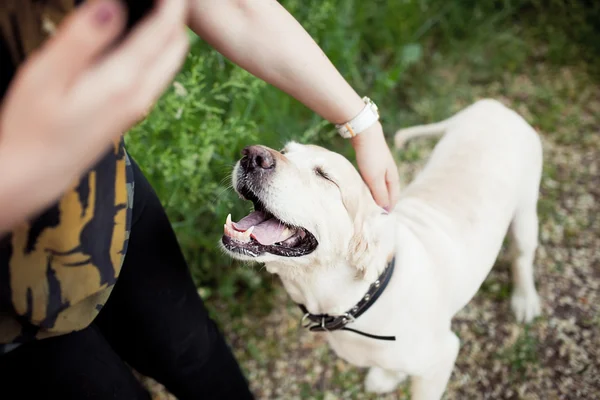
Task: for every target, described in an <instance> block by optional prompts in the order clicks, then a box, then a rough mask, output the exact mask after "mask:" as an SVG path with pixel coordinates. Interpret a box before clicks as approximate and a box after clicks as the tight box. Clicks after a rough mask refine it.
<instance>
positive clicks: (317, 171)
mask: <svg viewBox="0 0 600 400" xmlns="http://www.w3.org/2000/svg"><path fill="white" fill-rule="evenodd" d="M315 174H317V176H320V177H321V178H323V179H327V180H328V181H331V177H330V176H329V175H327V173H326V172H325V171H323V168H321V167H316V168H315Z"/></svg>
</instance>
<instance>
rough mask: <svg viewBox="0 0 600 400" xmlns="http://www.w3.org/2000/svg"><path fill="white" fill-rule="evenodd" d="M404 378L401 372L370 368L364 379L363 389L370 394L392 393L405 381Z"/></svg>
mask: <svg viewBox="0 0 600 400" xmlns="http://www.w3.org/2000/svg"><path fill="white" fill-rule="evenodd" d="M406 376H407V375H406V374H405V373H403V372H397V371H389V370H385V369H382V368H378V367H372V368H371V369H370V370H369V373H368V374H367V378H366V379H365V389H366V390H367V392H371V393H389V392H393V391H394V390H396V388H397V387H398V385H399V384H400V383H402V382H403V381H404V380H405V379H406Z"/></svg>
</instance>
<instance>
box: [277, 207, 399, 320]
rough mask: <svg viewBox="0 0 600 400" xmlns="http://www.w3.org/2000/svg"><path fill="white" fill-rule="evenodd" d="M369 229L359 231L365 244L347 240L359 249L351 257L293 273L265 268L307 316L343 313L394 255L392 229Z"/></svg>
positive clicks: (393, 232)
mask: <svg viewBox="0 0 600 400" xmlns="http://www.w3.org/2000/svg"><path fill="white" fill-rule="evenodd" d="M386 218H390V219H391V218H392V217H391V216H387V217H386ZM388 223H390V222H389V221H388ZM393 225H395V224H393V223H392V226H393ZM388 226H389V225H388ZM372 228H373V229H370V230H367V231H368V232H365V231H363V232H362V233H363V234H365V233H366V235H368V236H369V237H366V238H365V240H368V243H353V242H352V240H353V239H355V238H353V239H351V240H350V241H349V247H352V246H359V247H360V246H363V247H362V248H358V249H356V248H353V249H352V256H345V255H344V256H342V255H340V256H339V257H338V258H336V259H329V260H317V261H316V262H314V263H313V265H310V266H306V267H301V268H295V271H290V269H289V268H287V267H285V266H282V267H281V268H277V267H275V268H273V267H274V266H269V265H267V269H268V270H270V271H271V272H275V273H277V274H278V275H279V277H280V278H281V280H282V282H283V285H284V287H285V288H286V290H287V292H288V294H289V295H290V296H291V298H292V300H293V301H294V302H296V303H298V304H304V306H305V307H306V308H307V309H308V311H309V312H310V313H312V314H329V315H340V314H343V313H345V312H346V311H348V310H349V309H351V308H352V307H353V306H354V305H355V304H356V303H357V302H358V301H359V300H360V299H361V298H362V297H363V296H364V295H365V294H366V293H367V291H368V289H369V286H370V285H371V284H372V283H373V282H375V280H377V278H378V277H379V275H380V274H381V273H382V272H383V271H384V270H385V268H386V267H387V265H388V263H389V262H390V261H391V259H392V257H394V255H395V238H396V234H395V229H389V228H388V229H377V228H376V227H372Z"/></svg>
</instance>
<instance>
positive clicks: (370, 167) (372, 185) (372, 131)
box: [351, 122, 400, 211]
mask: <svg viewBox="0 0 600 400" xmlns="http://www.w3.org/2000/svg"><path fill="white" fill-rule="evenodd" d="M351 141H352V146H353V147H354V151H355V152H356V162H357V164H358V169H359V171H360V173H361V175H362V177H363V179H364V181H365V182H366V184H367V186H369V189H370V190H371V194H372V195H373V198H374V199H375V202H377V204H379V205H380V206H381V207H383V208H384V209H386V210H387V211H391V210H392V209H393V208H394V206H395V205H396V202H397V201H398V198H399V197H400V178H399V175H398V167H397V165H396V163H395V162H394V158H393V157H392V153H391V152H390V149H389V147H388V145H387V143H386V141H385V137H384V135H383V128H382V127H381V124H380V123H379V122H378V123H377V124H375V125H373V126H372V127H371V128H369V129H367V130H366V131H364V132H362V133H361V134H360V135H357V136H355V137H353V138H352V139H351Z"/></svg>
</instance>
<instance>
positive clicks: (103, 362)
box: [0, 324, 150, 400]
mask: <svg viewBox="0 0 600 400" xmlns="http://www.w3.org/2000/svg"><path fill="white" fill-rule="evenodd" d="M0 390H1V391H2V395H0V397H1V398H2V399H6V400H13V399H14V400H17V399H46V398H48V399H50V398H56V399H64V400H91V399H94V400H106V399H111V400H141V399H144V400H150V395H149V394H148V392H146V391H145V390H144V388H143V387H142V386H141V384H140V383H139V382H138V381H137V379H136V378H135V376H133V374H132V372H131V369H130V368H129V367H128V366H127V365H126V364H125V363H124V362H123V361H122V360H121V358H120V357H119V356H118V355H117V354H116V353H115V352H114V351H113V349H112V348H111V346H110V345H109V344H108V342H107V341H106V339H105V338H104V336H103V335H102V334H101V333H100V332H99V330H98V328H97V327H96V326H94V325H93V324H92V325H91V326H90V327H88V328H86V329H84V330H82V331H79V332H74V333H70V334H67V335H63V336H57V337H54V338H50V339H44V340H40V341H35V342H30V343H27V344H24V345H22V346H20V347H18V348H17V349H15V350H13V351H11V352H10V353H8V354H4V355H2V356H0Z"/></svg>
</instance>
